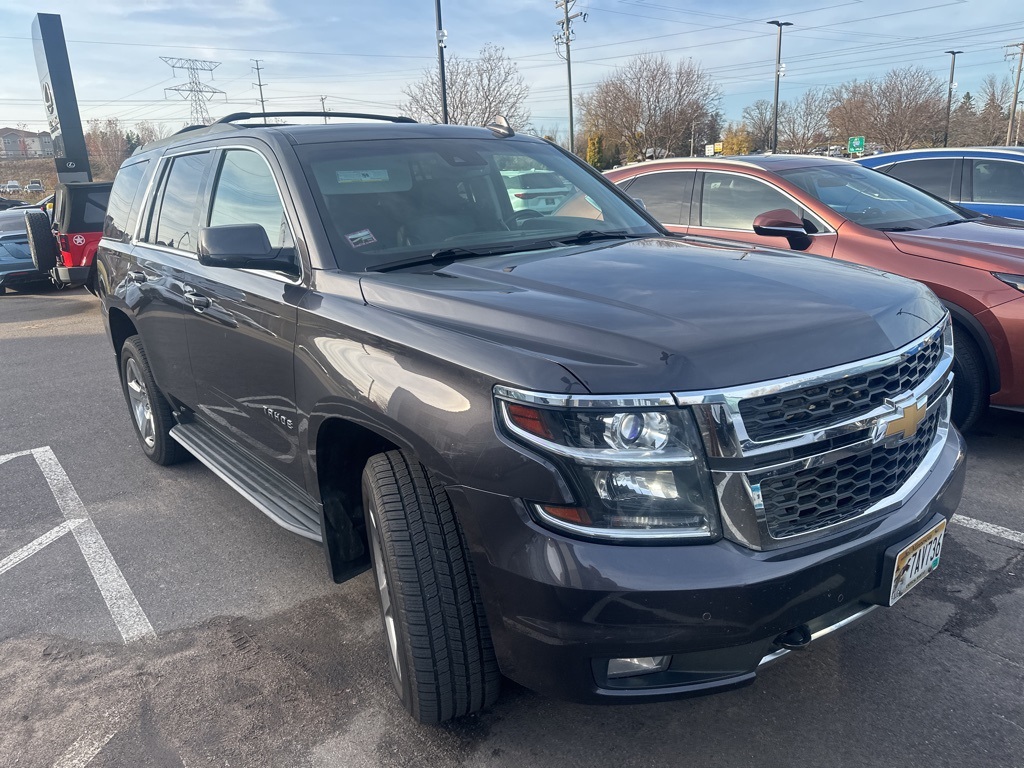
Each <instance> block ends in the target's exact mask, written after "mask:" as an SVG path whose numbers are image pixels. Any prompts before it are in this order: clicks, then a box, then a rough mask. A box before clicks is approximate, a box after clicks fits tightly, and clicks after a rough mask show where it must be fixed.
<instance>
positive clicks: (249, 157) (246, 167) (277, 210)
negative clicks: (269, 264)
mask: <svg viewBox="0 0 1024 768" xmlns="http://www.w3.org/2000/svg"><path fill="white" fill-rule="evenodd" d="M229 224H259V225H260V226H261V227H263V229H264V230H265V231H266V233H267V238H268V239H269V240H270V245H271V246H272V247H274V248H292V247H294V246H295V241H294V240H293V239H292V231H291V228H290V227H289V226H288V220H287V219H286V218H285V215H284V205H282V203H281V197H280V195H278V193H277V185H276V184H275V183H274V176H273V173H272V172H271V170H270V167H269V166H268V165H267V161H266V160H264V159H263V158H262V157H261V156H260V155H258V154H257V153H256V152H249V151H246V150H229V151H228V152H225V153H224V161H223V162H222V163H221V166H220V174H219V175H218V177H217V186H216V187H215V189H214V191H213V207H212V208H211V210H210V226H211V227H219V226H223V225H229Z"/></svg>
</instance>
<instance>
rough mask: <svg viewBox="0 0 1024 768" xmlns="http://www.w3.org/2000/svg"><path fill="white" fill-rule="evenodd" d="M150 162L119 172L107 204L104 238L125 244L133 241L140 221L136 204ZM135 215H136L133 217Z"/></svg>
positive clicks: (145, 161)
mask: <svg viewBox="0 0 1024 768" xmlns="http://www.w3.org/2000/svg"><path fill="white" fill-rule="evenodd" d="M148 166H149V161H148V160H144V161H143V162H141V163H135V165H128V166H125V167H124V168H122V169H121V170H120V171H118V172H117V178H116V179H114V186H113V187H112V188H111V190H110V201H109V202H108V203H107V215H106V218H105V219H104V221H103V236H104V237H109V238H111V239H113V240H119V241H121V242H123V243H125V242H128V240H130V239H131V233H132V230H133V229H135V222H136V221H137V220H138V217H139V215H138V204H137V203H136V204H135V210H134V211H133V210H132V205H133V203H135V200H136V198H137V197H138V194H139V188H140V187H141V186H142V179H143V178H144V177H145V175H146V168H147V167H148ZM133 213H134V215H132V214H133Z"/></svg>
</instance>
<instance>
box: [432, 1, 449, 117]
mask: <svg viewBox="0 0 1024 768" xmlns="http://www.w3.org/2000/svg"><path fill="white" fill-rule="evenodd" d="M434 17H435V18H436V19H437V74H438V79H439V80H440V81H441V122H442V123H444V124H445V125H448V84H447V83H446V82H445V79H444V49H445V45H446V42H445V41H446V40H447V39H448V33H447V32H446V31H445V30H444V27H442V26H441V0H434Z"/></svg>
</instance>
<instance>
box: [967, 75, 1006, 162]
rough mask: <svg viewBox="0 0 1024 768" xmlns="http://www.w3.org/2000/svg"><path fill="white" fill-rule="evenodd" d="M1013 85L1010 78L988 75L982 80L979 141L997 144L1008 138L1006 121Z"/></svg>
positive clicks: (983, 144) (980, 142) (991, 144)
mask: <svg viewBox="0 0 1024 768" xmlns="http://www.w3.org/2000/svg"><path fill="white" fill-rule="evenodd" d="M1012 94H1013V85H1012V84H1011V83H1010V78H1008V77H1003V78H1002V79H1001V80H1000V79H999V78H997V77H996V76H995V75H988V76H986V77H985V79H984V80H982V81H981V93H980V97H981V98H980V101H981V110H980V111H979V113H978V132H977V136H976V138H977V143H978V144H980V145H982V146H997V145H999V144H1002V143H1003V142H1004V141H1005V140H1006V121H1007V120H1009V119H1010V111H1009V107H1010V99H1011V98H1012Z"/></svg>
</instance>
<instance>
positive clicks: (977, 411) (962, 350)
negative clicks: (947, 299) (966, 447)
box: [952, 326, 988, 432]
mask: <svg viewBox="0 0 1024 768" xmlns="http://www.w3.org/2000/svg"><path fill="white" fill-rule="evenodd" d="M953 348H954V349H955V350H956V352H955V354H954V357H953V413H952V419H953V423H954V424H956V426H957V427H958V428H959V429H960V431H961V432H966V431H968V430H969V429H971V428H972V427H974V425H975V424H977V423H978V420H979V419H980V418H981V417H982V416H984V415H985V411H986V410H987V409H988V373H987V371H986V369H985V361H984V360H983V359H982V357H981V350H980V349H978V345H977V344H975V343H974V339H972V338H971V337H970V336H969V335H968V334H967V332H966V331H963V330H961V329H960V328H958V327H957V326H953Z"/></svg>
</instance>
